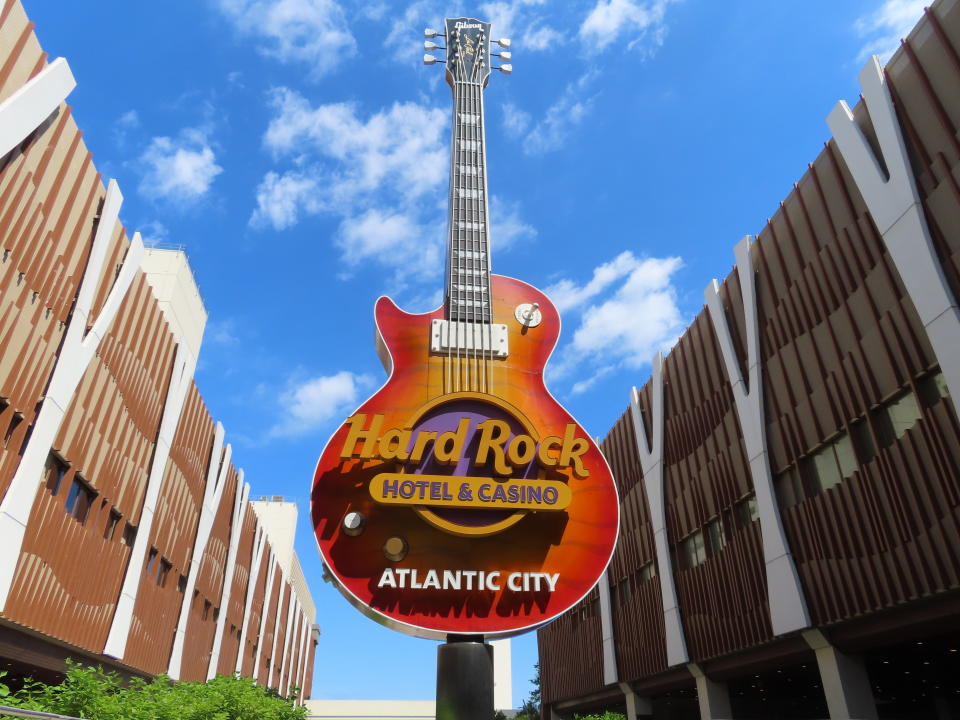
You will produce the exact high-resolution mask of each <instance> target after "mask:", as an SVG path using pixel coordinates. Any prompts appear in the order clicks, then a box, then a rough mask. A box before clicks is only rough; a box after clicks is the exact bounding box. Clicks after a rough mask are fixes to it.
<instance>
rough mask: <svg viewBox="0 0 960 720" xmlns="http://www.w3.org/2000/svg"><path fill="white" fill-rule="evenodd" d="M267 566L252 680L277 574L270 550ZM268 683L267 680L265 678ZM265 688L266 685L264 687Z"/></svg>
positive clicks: (260, 650) (258, 663) (276, 567)
mask: <svg viewBox="0 0 960 720" xmlns="http://www.w3.org/2000/svg"><path fill="white" fill-rule="evenodd" d="M267 564H268V566H269V568H270V570H269V571H268V572H267V587H266V590H264V592H263V609H262V610H261V611H260V633H259V634H258V635H257V652H256V654H255V655H254V662H253V678H252V679H253V680H257V679H258V678H259V677H260V656H261V655H262V654H263V633H264V631H265V630H266V629H267V615H268V614H269V610H270V598H271V596H272V595H273V577H274V575H275V574H276V572H277V569H278V567H279V563H278V562H277V559H276V558H275V557H274V556H273V551H272V550H271V551H270V552H269V554H268V556H267ZM280 594H281V595H283V585H282V584H281V585H280ZM267 681H269V678H267ZM264 687H266V685H264Z"/></svg>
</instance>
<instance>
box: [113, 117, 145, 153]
mask: <svg viewBox="0 0 960 720" xmlns="http://www.w3.org/2000/svg"><path fill="white" fill-rule="evenodd" d="M139 127H140V115H139V114H138V113H137V111H136V110H127V111H126V112H125V113H124V114H123V115H121V116H120V117H118V118H117V120H116V122H114V123H113V141H114V142H115V143H116V144H117V146H118V147H121V148H122V147H124V146H125V145H126V144H127V136H128V135H129V134H130V133H131V132H132V131H134V130H136V129H137V128H139Z"/></svg>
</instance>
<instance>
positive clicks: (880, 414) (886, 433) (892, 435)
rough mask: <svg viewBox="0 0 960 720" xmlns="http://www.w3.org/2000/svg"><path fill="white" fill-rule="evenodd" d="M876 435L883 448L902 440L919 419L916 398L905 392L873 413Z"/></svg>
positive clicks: (918, 407) (909, 392)
mask: <svg viewBox="0 0 960 720" xmlns="http://www.w3.org/2000/svg"><path fill="white" fill-rule="evenodd" d="M873 419H874V420H875V421H876V425H877V434H878V435H879V439H880V444H881V445H882V446H883V447H886V446H887V445H890V444H891V443H893V442H894V441H896V440H899V439H900V438H902V437H903V436H904V435H905V434H906V432H907V430H909V429H910V428H912V427H913V426H914V425H915V424H916V423H917V420H919V419H920V406H919V405H918V403H917V396H916V395H914V394H913V392H912V391H910V390H906V391H904V392H902V393H900V394H899V395H895V396H894V397H893V398H891V399H890V400H888V401H887V402H885V403H884V404H883V405H882V406H881V407H879V408H877V409H876V410H874V412H873Z"/></svg>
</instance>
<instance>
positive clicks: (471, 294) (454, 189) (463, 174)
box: [446, 81, 491, 323]
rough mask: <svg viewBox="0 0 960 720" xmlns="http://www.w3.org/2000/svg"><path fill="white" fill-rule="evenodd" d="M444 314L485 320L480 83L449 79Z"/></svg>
mask: <svg viewBox="0 0 960 720" xmlns="http://www.w3.org/2000/svg"><path fill="white" fill-rule="evenodd" d="M453 96H454V103H453V124H452V125H453V142H452V152H451V161H450V214H449V231H448V241H447V273H446V276H447V288H446V312H447V319H448V320H452V321H456V322H476V323H490V321H491V319H490V243H489V235H488V231H489V223H488V217H489V215H488V212H487V160H486V148H485V143H484V116H483V87H482V85H481V83H480V82H468V81H456V82H454V83H453Z"/></svg>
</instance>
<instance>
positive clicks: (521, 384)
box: [311, 275, 619, 638]
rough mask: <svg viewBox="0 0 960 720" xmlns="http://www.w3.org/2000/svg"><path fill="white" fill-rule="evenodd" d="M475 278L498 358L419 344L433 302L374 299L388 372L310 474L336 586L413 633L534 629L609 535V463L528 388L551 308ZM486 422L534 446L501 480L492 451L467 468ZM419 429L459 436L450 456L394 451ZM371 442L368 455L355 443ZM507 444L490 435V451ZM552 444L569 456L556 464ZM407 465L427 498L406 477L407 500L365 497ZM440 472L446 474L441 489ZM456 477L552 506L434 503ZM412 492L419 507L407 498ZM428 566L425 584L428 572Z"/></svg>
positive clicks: (552, 332) (586, 586)
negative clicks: (541, 494)
mask: <svg viewBox="0 0 960 720" xmlns="http://www.w3.org/2000/svg"><path fill="white" fill-rule="evenodd" d="M490 280H491V282H490V313H491V320H492V323H493V324H495V325H496V324H500V325H505V326H506V329H507V330H506V331H507V345H508V348H509V352H508V354H507V356H506V357H492V356H487V355H484V354H483V353H478V352H475V351H471V350H469V349H467V350H460V351H457V352H453V351H447V352H438V351H437V350H436V348H434V349H433V350H431V337H432V332H434V330H433V328H435V321H439V322H442V321H443V320H444V309H443V308H442V307H441V308H438V309H437V310H435V311H433V312H430V313H425V314H421V315H413V314H409V313H406V312H404V311H403V310H401V309H400V308H398V307H397V305H396V304H395V303H394V302H393V301H392V300H390V299H389V298H386V297H381V298H380V299H379V300H378V301H377V303H376V306H375V318H376V324H377V331H378V338H377V340H378V349H379V350H380V352H381V357H382V358H384V360H385V363H384V364H385V365H386V366H387V367H388V369H389V370H390V376H389V378H388V380H387V381H386V383H385V384H384V385H383V386H382V387H381V388H380V389H379V390H377V391H376V392H375V393H374V394H373V395H372V396H371V397H370V398H369V399H368V400H367V401H366V402H364V403H363V404H362V405H361V406H360V407H359V408H358V409H357V411H356V412H355V413H354V414H353V415H352V416H351V418H350V419H348V421H347V422H345V423H344V424H343V425H342V426H340V427H339V428H338V429H337V430H336V431H335V432H334V434H333V436H332V437H331V438H330V440H329V441H328V443H327V446H326V448H325V449H324V451H323V453H322V455H321V457H320V459H319V461H318V463H317V467H316V472H315V476H314V485H313V492H312V497H311V513H312V520H313V523H314V526H315V531H316V536H317V539H318V544H319V548H320V552H321V554H322V556H323V559H324V563H325V564H326V565H327V567H328V568H329V570H330V572H331V574H332V575H333V577H334V579H335V581H336V582H337V584H338V585H339V586H340V589H341V590H342V591H343V592H344V594H345V595H346V596H347V597H348V599H350V600H351V601H352V602H353V603H354V604H355V605H356V606H357V607H358V608H360V609H361V610H363V611H364V612H366V613H367V614H370V615H372V616H373V617H374V618H375V619H377V620H378V621H379V622H382V623H384V624H387V625H389V626H391V627H394V628H395V629H399V630H402V631H405V632H408V633H410V634H414V635H420V636H426V637H434V638H443V637H445V636H446V635H448V634H468V633H469V634H482V635H486V636H488V637H493V636H506V635H510V634H514V633H516V632H519V631H521V630H524V629H527V628H530V627H535V626H537V625H539V624H542V623H543V622H546V621H547V620H549V619H551V618H553V617H555V616H556V615H557V614H559V613H560V612H562V611H563V610H566V609H567V608H569V607H570V606H572V605H573V604H575V603H576V602H577V601H579V600H580V599H581V598H582V597H583V596H585V595H586V594H587V593H588V592H589V591H590V590H591V588H592V587H593V586H594V585H595V583H596V580H597V577H598V575H599V573H601V572H602V571H603V568H605V567H606V564H607V563H608V561H609V558H610V556H611V554H612V552H613V547H614V544H615V542H616V536H617V530H618V526H619V514H618V500H617V493H616V488H615V485H614V482H613V478H612V476H611V474H610V470H609V467H608V466H607V464H606V461H605V460H604V458H603V456H602V454H601V452H600V450H599V448H598V447H597V446H596V444H595V443H594V441H593V439H592V438H591V437H590V436H589V435H588V434H587V433H586V432H585V431H584V430H583V428H581V427H580V426H579V425H578V424H577V423H576V421H575V420H574V419H573V418H572V417H571V416H570V414H569V413H568V412H567V411H566V410H565V409H564V408H563V407H562V406H561V405H560V404H559V403H558V402H557V401H556V400H555V399H554V398H553V396H552V395H550V393H549V392H548V391H547V388H546V385H545V383H544V377H543V372H544V367H545V365H546V363H547V360H548V358H549V357H550V354H551V353H552V351H553V349H554V347H555V345H556V343H557V339H558V337H559V333H560V317H559V314H558V312H557V310H556V308H555V307H554V306H553V304H552V303H551V302H550V300H549V299H548V298H547V296H546V295H544V294H543V293H542V292H540V291H539V290H537V289H536V288H534V287H532V286H530V285H528V284H526V283H523V282H521V281H519V280H515V279H512V278H507V277H503V276H499V275H491V276H490ZM534 303H535V304H536V306H537V307H536V308H535V309H536V310H538V311H539V313H540V316H541V317H540V318H539V319H540V322H539V323H538V324H536V325H535V326H529V325H528V324H524V323H523V322H522V320H518V317H517V308H518V306H521V305H524V304H527V305H532V304H534ZM377 417H380V418H381V419H380V420H378V421H376V422H377V423H378V424H377V425H376V426H375V427H374V425H373V423H374V420H375V418H377ZM493 420H495V421H498V422H500V423H502V424H504V425H503V426H504V427H506V426H507V425H509V427H510V438H511V439H513V438H516V437H517V436H520V435H525V436H527V437H529V438H531V439H532V441H534V442H536V443H537V447H540V448H544V449H543V450H542V458H541V456H540V455H538V456H537V457H538V459H537V460H533V461H530V462H525V463H519V462H518V463H514V464H513V466H512V467H511V470H512V471H513V472H512V473H511V474H510V475H507V476H504V475H503V474H502V468H501V470H499V471H498V468H497V467H496V464H495V463H494V462H493V461H494V460H495V459H496V452H494V450H495V449H494V450H491V451H490V452H488V454H487V456H486V461H485V462H479V461H478V460H480V458H478V457H477V454H478V451H479V450H480V449H481V448H482V446H483V442H482V439H481V431H482V429H483V427H484V425H483V423H484V421H493ZM359 430H364V431H369V432H368V435H367V436H363V435H362V434H358V431H359ZM427 430H432V431H434V433H439V432H441V431H446V432H447V433H448V434H449V436H450V438H453V439H452V440H451V441H450V443H449V444H448V446H447V448H446V449H447V450H449V449H450V448H451V447H454V446H456V445H457V442H458V441H459V442H460V445H461V447H460V451H459V456H458V458H454V459H453V460H450V459H449V458H447V459H446V460H445V461H444V460H443V459H442V458H441V459H438V458H440V456H441V455H442V453H441V452H438V446H441V445H443V443H442V442H441V440H442V437H443V436H442V435H440V436H439V437H438V438H436V439H434V441H433V442H432V444H431V443H429V442H428V443H424V444H423V446H422V447H421V454H422V457H421V458H419V459H417V458H411V457H408V458H406V459H404V457H403V456H404V455H405V454H406V455H413V454H415V453H414V451H415V449H416V448H415V447H414V446H415V444H416V443H417V442H420V441H421V440H422V438H421V439H420V440H418V437H419V436H420V435H423V434H424V432H426V431H427ZM388 431H393V435H392V436H391V437H390V438H387V437H386V435H387V434H388ZM458 432H459V436H458V434H457V433H458ZM351 433H353V437H352V438H351ZM405 433H406V434H405ZM374 436H376V437H374ZM424 437H428V436H426V435H425V436H424ZM368 439H369V442H370V445H369V446H366V445H365V444H364V443H365V442H366V441H367V440H368ZM488 439H489V438H488ZM375 440H379V446H378V447H379V448H380V450H379V451H376V450H374V451H368V452H364V448H365V447H368V448H372V447H374V445H373V444H374V442H375ZM561 440H562V442H561ZM511 442H512V440H511ZM488 444H489V443H488ZM507 445H508V443H507V442H504V443H502V446H503V448H504V450H506V448H507ZM529 447H530V448H532V447H533V446H532V445H530V446H529ZM517 448H518V453H519V454H521V455H522V454H523V451H524V450H527V449H528V448H527V447H526V446H524V445H523V442H522V441H519V442H518V444H517ZM440 450H443V448H442V447H441V448H440ZM531 452H532V451H531ZM538 452H540V451H538ZM565 452H566V455H567V458H566V459H567V460H570V459H571V458H572V460H571V461H570V462H569V463H568V464H567V465H566V466H565V465H564V459H565V458H564V453H565ZM448 454H449V453H448ZM364 455H366V456H367V457H364ZM526 455H527V456H529V455H530V452H527V453H526ZM385 456H386V457H385ZM391 456H392V457H391ZM524 459H527V457H522V458H521V460H524ZM418 473H419V474H421V475H422V476H424V477H430V478H434V484H433V486H431V487H430V488H429V489H430V495H429V496H427V497H423V492H425V490H424V489H423V487H421V495H419V496H414V497H413V498H412V499H408V500H407V501H404V502H403V503H402V504H393V503H390V502H384V501H383V500H384V499H383V497H380V498H379V499H378V498H377V497H375V496H376V494H377V492H378V491H375V490H374V488H382V487H383V483H382V481H381V480H380V478H384V477H386V478H388V481H387V482H389V478H393V480H394V481H396V480H398V479H400V480H402V479H403V478H416V477H418ZM584 475H585V476H584ZM440 477H449V478H450V480H449V482H444V483H442V487H441V484H439V483H438V482H437V480H436V478H440ZM464 477H467V478H479V479H482V480H485V481H486V484H487V485H488V486H490V487H493V488H496V485H497V484H501V485H506V484H510V483H511V482H513V481H514V480H516V482H518V483H525V484H527V485H529V486H536V487H540V486H543V487H547V486H548V485H551V484H552V486H553V487H557V488H559V489H560V490H561V491H562V496H563V497H567V500H568V501H567V504H566V505H565V507H564V508H563V509H560V510H553V509H549V508H547V509H543V510H539V509H530V507H524V508H516V507H514V508H506V509H504V508H500V507H497V506H495V505H493V506H490V507H483V506H471V507H449V506H444V505H443V504H442V502H452V501H450V500H447V501H444V500H443V498H445V497H451V496H452V497H457V496H458V487H459V486H460V485H461V483H460V481H461V480H463V478H464ZM511 478H512V479H511ZM478 482H479V480H478ZM378 483H379V484H378ZM560 485H562V486H565V487H566V488H567V489H569V493H567V492H566V491H565V490H564V489H563V487H560ZM424 487H425V486H424ZM460 492H461V493H462V491H460ZM545 492H546V491H545ZM485 494H489V488H488V489H487V491H485ZM418 497H423V499H424V503H423V504H416V502H415V501H416V500H417V498H418ZM545 497H546V495H545ZM401 499H402V498H401ZM434 501H435V502H434ZM348 516H349V518H348ZM351 519H352V520H351ZM351 522H353V523H354V525H356V523H358V522H359V523H360V525H359V527H356V526H351V524H350V523H351ZM431 570H433V571H435V573H436V577H437V578H439V579H440V580H441V582H440V583H439V584H436V583H432V582H430V580H429V579H428V578H429V577H430V576H429V571H431ZM407 571H409V572H407ZM414 571H416V574H414ZM444 571H446V572H447V573H449V574H448V575H446V576H445V574H444ZM480 573H483V574H484V578H485V579H488V580H489V582H486V583H485V582H484V581H483V580H482V579H481V576H480ZM492 573H495V574H492ZM454 577H456V581H457V585H458V587H456V588H455V587H453V585H454ZM468 578H469V581H468ZM425 579H426V581H427V584H428V586H427V587H423V583H424V581H425ZM444 580H445V581H446V582H444ZM418 583H419V584H420V585H421V587H420V588H417V587H416V585H417V584H418ZM551 583H552V584H551ZM470 584H472V586H473V587H472V588H471V589H469V590H468V589H467V586H468V585H470Z"/></svg>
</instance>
